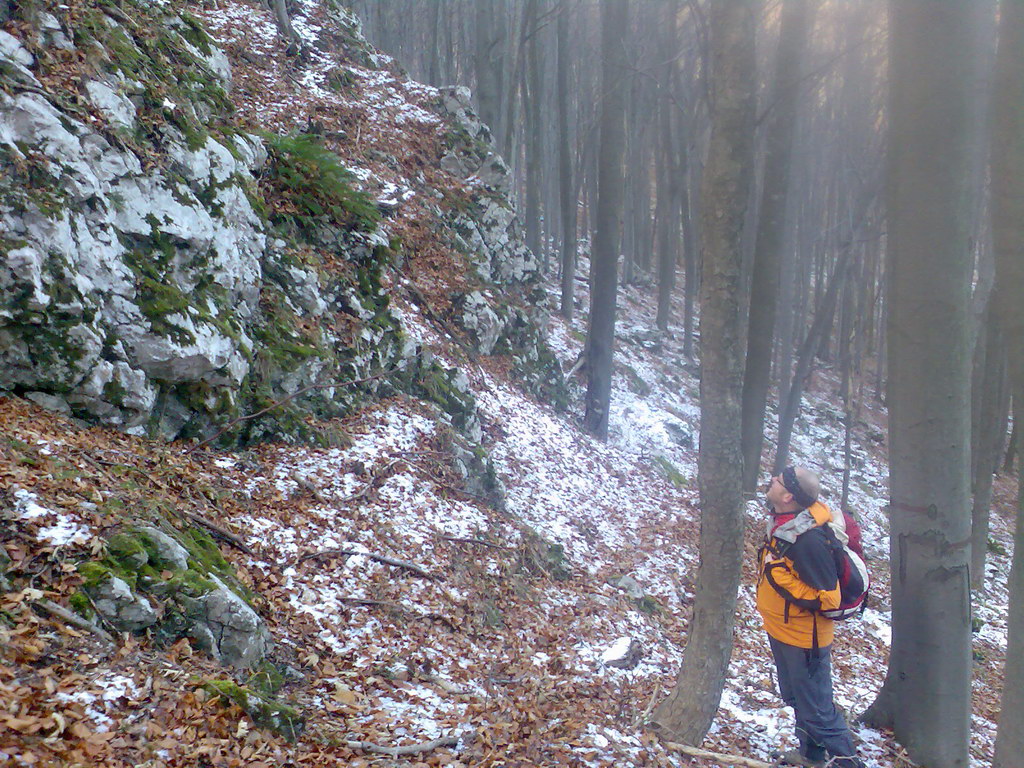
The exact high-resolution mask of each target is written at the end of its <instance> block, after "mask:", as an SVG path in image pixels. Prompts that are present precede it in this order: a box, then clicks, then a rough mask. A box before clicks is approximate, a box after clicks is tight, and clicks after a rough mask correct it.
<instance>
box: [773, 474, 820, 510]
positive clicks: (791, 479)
mask: <svg viewBox="0 0 1024 768" xmlns="http://www.w3.org/2000/svg"><path fill="white" fill-rule="evenodd" d="M782 485H783V486H784V487H785V489H786V490H787V491H789V492H790V493H791V494H793V501H795V502H796V503H797V504H799V505H800V506H801V507H802V508H803V509H807V508H808V507H809V506H811V505H812V504H813V503H814V502H815V501H817V499H815V498H814V497H812V496H811V495H810V494H809V493H807V491H805V490H804V489H803V488H802V487H801V486H800V481H799V480H797V479H796V468H795V467H786V468H785V469H784V470H782Z"/></svg>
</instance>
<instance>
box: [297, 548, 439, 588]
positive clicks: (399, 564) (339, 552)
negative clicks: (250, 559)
mask: <svg viewBox="0 0 1024 768" xmlns="http://www.w3.org/2000/svg"><path fill="white" fill-rule="evenodd" d="M355 555H361V556H362V557H368V558H369V559H370V560H376V561H377V562H378V563H384V564H385V565H390V566H392V567H394V568H404V569H405V570H407V571H411V572H412V573H415V574H416V575H417V576H420V577H422V578H424V579H430V580H431V581H436V580H437V579H438V578H439V577H438V576H435V575H434V574H432V573H431V572H430V571H428V570H426V569H425V568H421V567H420V566H418V565H415V564H414V563H407V562H405V561H404V560H396V559H395V558H393V557H385V556H384V555H375V554H373V553H372V552H359V551H357V550H355V549H325V550H322V551H320V552H307V553H306V554H304V555H302V556H301V557H300V558H298V559H297V560H296V561H295V562H294V563H292V564H293V565H300V564H301V563H304V562H306V561H307V560H319V559H320V558H322V557H353V556H355Z"/></svg>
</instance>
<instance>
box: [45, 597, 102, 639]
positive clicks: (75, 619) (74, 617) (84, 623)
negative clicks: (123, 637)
mask: <svg viewBox="0 0 1024 768" xmlns="http://www.w3.org/2000/svg"><path fill="white" fill-rule="evenodd" d="M32 604H33V605H35V606H38V607H39V608H42V609H43V610H44V611H46V612H47V613H49V614H50V615H52V616H56V617H57V618H60V619H63V620H64V621H66V622H67V623H68V624H71V625H72V626H74V627H78V628H79V629H84V630H86V631H87V632H91V633H92V634H94V635H96V637H99V638H102V639H103V640H106V641H107V642H108V643H110V644H111V645H117V643H116V642H115V641H114V638H113V637H112V636H111V635H110V633H109V632H107V631H106V630H105V629H101V628H100V627H98V626H96V625H95V624H93V623H92V622H91V621H89V620H88V619H86V618H83V617H82V616H79V615H78V614H77V613H74V612H72V611H69V610H68V609H67V608H64V607H63V606H60V605H57V604H56V603H54V602H52V601H50V600H45V599H43V600H35V601H33V603H32Z"/></svg>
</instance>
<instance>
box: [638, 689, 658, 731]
mask: <svg viewBox="0 0 1024 768" xmlns="http://www.w3.org/2000/svg"><path fill="white" fill-rule="evenodd" d="M660 693H661V683H658V684H657V685H655V686H654V693H653V694H651V700H650V701H649V702H647V706H646V707H645V708H644V711H643V712H642V713H641V714H640V716H639V717H638V718H637V719H636V720H635V721H634V723H633V727H634V728H637V727H638V726H639V725H640V724H641V723H646V722H647V718H648V717H649V716H650V714H651V710H652V709H654V702H655V701H657V699H658V694H660Z"/></svg>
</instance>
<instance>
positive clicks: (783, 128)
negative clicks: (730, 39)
mask: <svg viewBox="0 0 1024 768" xmlns="http://www.w3.org/2000/svg"><path fill="white" fill-rule="evenodd" d="M810 24H811V12H810V10H809V7H808V3H807V0H783V3H782V20H781V22H780V31H779V46H778V53H777V55H776V63H775V92H774V94H773V95H772V99H771V103H770V104H769V106H768V109H769V110H770V111H769V118H768V135H767V137H766V139H765V161H764V182H763V185H762V189H761V204H760V206H759V209H758V217H757V239H756V241H755V246H754V268H753V277H752V281H751V295H750V318H749V321H748V325H747V359H746V366H745V370H744V376H743V490H744V491H747V492H752V491H753V490H754V487H755V486H756V485H757V476H758V474H759V473H760V471H761V447H762V445H763V443H764V411H765V404H766V403H767V400H768V384H769V375H770V373H771V363H772V342H773V340H774V337H775V307H776V304H777V302H778V293H779V273H780V270H781V265H782V246H783V242H784V235H785V228H786V205H787V202H788V200H789V177H790V164H791V162H790V159H791V157H792V152H793V141H794V133H795V130H796V124H797V107H798V105H797V95H798V93H799V90H800V84H801V83H800V74H801V72H800V67H801V62H802V61H803V51H804V48H805V46H806V42H807V29H808V28H809V26H810Z"/></svg>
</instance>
